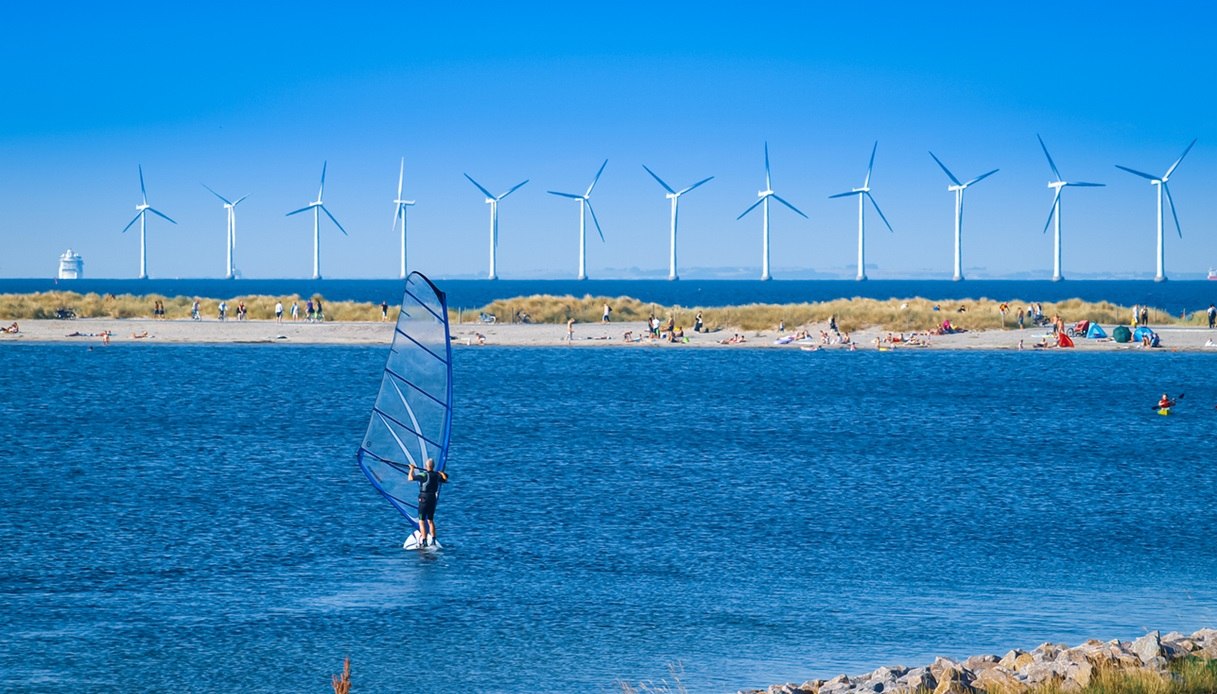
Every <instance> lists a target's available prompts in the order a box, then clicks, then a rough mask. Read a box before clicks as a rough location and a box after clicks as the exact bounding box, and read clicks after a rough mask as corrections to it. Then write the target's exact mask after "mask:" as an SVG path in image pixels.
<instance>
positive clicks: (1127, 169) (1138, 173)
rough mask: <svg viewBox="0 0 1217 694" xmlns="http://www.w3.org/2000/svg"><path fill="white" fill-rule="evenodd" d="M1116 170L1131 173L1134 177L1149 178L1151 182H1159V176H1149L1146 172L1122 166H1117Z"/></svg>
mask: <svg viewBox="0 0 1217 694" xmlns="http://www.w3.org/2000/svg"><path fill="white" fill-rule="evenodd" d="M1116 168H1117V169H1120V170H1121V171H1127V172H1128V173H1130V174H1132V175H1134V176H1140V177H1141V178H1148V179H1149V180H1151V181H1156V180H1158V177H1157V176H1151V175H1150V174H1147V173H1145V172H1144V171H1137V170H1136V169H1130V168H1128V167H1127V166H1120V165H1119V164H1116Z"/></svg>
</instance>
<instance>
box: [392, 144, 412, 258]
mask: <svg viewBox="0 0 1217 694" xmlns="http://www.w3.org/2000/svg"><path fill="white" fill-rule="evenodd" d="M405 176H406V158H405V157H402V158H401V170H400V171H399V172H398V173H397V197H396V198H394V199H393V205H394V209H393V230H396V229H397V220H399V219H400V220H401V279H403V280H404V279H405V278H406V208H407V207H412V206H413V205H414V201H413V200H402V198H401V186H402V182H403V181H404V180H405Z"/></svg>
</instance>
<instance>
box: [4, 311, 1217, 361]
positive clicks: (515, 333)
mask: <svg viewBox="0 0 1217 694" xmlns="http://www.w3.org/2000/svg"><path fill="white" fill-rule="evenodd" d="M18 324H19V327H20V331H21V332H20V333H18V334H15V335H12V334H6V333H5V334H0V346H4V345H10V344H31V345H32V344H52V343H54V344H71V343H75V344H81V345H89V346H101V344H102V333H103V332H106V331H108V332H110V333H111V336H110V344H111V345H112V346H113V345H131V344H143V345H170V344H178V345H180V344H200V345H206V344H295V345H388V344H389V343H390V342H391V341H392V338H393V325H394V324H393V323H392V322H390V321H386V322H379V321H376V322H365V321H353V322H325V323H308V322H306V321H303V320H301V321H290V320H284V321H283V322H281V323H279V322H276V321H274V320H246V321H237V320H227V321H217V320H215V319H207V320H199V321H194V320H190V319H173V320H152V319H144V318H136V319H114V318H82V319H77V320H46V319H42V320H22V321H18ZM573 327H574V340H573V341H570V342H567V340H566V326H565V325H556V324H518V323H517V324H506V323H499V324H483V323H469V322H466V323H460V324H455V323H454V324H453V325H452V328H451V332H452V342H453V347H454V348H458V349H479V348H480V349H488V348H495V347H568V348H572V349H574V348H617V349H668V350H682V349H684V350H687V349H736V350H738V349H747V350H753V349H772V350H791V351H795V352H818V351H826V352H829V351H849V346H848V345H844V344H828V345H823V344H820V333H821V331H824V332H825V333H828V334H831V333H829V332H828V329H827V325H826V324H815V325H809V326H807V328H806V329H807V332H808V333H809V339H808V340H805V341H792V342H791V343H789V344H775V341H776V340H778V339H779V338H780V337H782V336H783V335H786V336H792V335H793V334H794V331H793V330H788V331H786V332H785V333H779V332H778V331H777V330H772V329H771V330H748V331H740V330H734V331H733V330H731V329H725V330H720V331H716V332H712V333H696V332H693V331H691V330H690V329H689V328H685V337H686V338H687V340H688V341H687V342H683V341H682V342H669V341H667V340H666V339H656V340H652V339H649V338H647V337H645V336H646V335H647V328H646V324H645V323H644V322H638V321H629V322H611V323H608V324H602V323H599V322H595V323H576V324H575V325H574V326H573ZM1151 327H1153V329H1154V330H1155V331H1156V332H1157V333H1158V334H1159V335H1160V337H1161V344H1162V346H1161V347H1160V348H1157V349H1148V348H1144V347H1142V346H1141V345H1140V344H1139V343H1125V344H1121V343H1117V342H1113V341H1109V340H1091V339H1086V338H1083V337H1076V338H1074V343H1075V345H1076V347H1075V348H1072V349H1066V348H1060V347H1051V348H1048V349H1037V348H1035V347H1034V345H1035V344H1037V343H1039V342H1040V341H1041V340H1042V339H1044V338H1045V337H1046V336H1050V335H1051V328H1043V327H1038V328H1024V329H1021V330H1020V329H1007V330H1001V329H991V330H974V331H969V332H963V333H957V334H953V335H931V336H929V337H928V338H922V339H923V340H925V341H926V342H927V343H928V344H922V345H914V344H909V343H908V342H906V341H900V342H896V343H886V342H885V339H886V338H887V337H888V335H889V334H891V335H892V336H893V337H895V336H896V335H897V334H898V333H893V332H892V331H888V330H883V329H879V328H865V329H861V330H857V331H855V332H853V333H852V334H851V335H850V338H851V341H852V342H853V343H854V344H855V345H856V347H855V349H856V350H857V351H876V349H878V348H879V347H881V348H882V350H883V351H893V352H899V351H908V350H955V351H976V350H982V351H984V350H988V351H1017V350H1018V348H1019V341H1020V340H1021V341H1022V342H1023V349H1024V350H1025V351H1028V352H1031V351H1037V352H1038V351H1049V352H1124V351H1134V352H1137V351H1139V352H1145V353H1161V352H1207V353H1212V354H1215V355H1217V346H1205V343H1206V342H1207V341H1209V340H1212V341H1213V342H1214V343H1217V330H1209V329H1207V328H1203V327H1194V326H1186V327H1178V326H1160V325H1159V326H1151ZM1109 331H1110V330H1109ZM627 332H628V333H631V337H633V338H634V341H630V342H626V341H625V340H624V339H623V338H624V336H625V334H626V333H627ZM73 333H75V335H74V334H73ZM145 333H146V337H135V336H139V335H144V334H145ZM737 334H738V335H742V336H743V337H744V342H742V343H739V344H721V342H722V341H723V340H727V339H729V338H731V337H732V336H733V335H737ZM479 335H481V336H482V338H483V340H484V344H482V345H479V344H478V343H479V337H478V336H479ZM909 335H910V333H904V337H905V338H906V339H907V337H908V336H909ZM876 339H879V340H880V342H881V344H880V345H876V344H875V340H876Z"/></svg>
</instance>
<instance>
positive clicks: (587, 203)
mask: <svg viewBox="0 0 1217 694" xmlns="http://www.w3.org/2000/svg"><path fill="white" fill-rule="evenodd" d="M584 204H586V205H587V211H588V212H591V213H592V221H593V222H595V224H596V233H597V234H600V241H601V242H604V232H603V231H601V230H600V220H599V219H596V209H595V208H594V207H592V201H591V200H586V199H585V202H584Z"/></svg>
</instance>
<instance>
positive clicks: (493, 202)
mask: <svg viewBox="0 0 1217 694" xmlns="http://www.w3.org/2000/svg"><path fill="white" fill-rule="evenodd" d="M465 178H467V179H469V182H470V183H472V184H473V185H474V186H476V187H477V189H478V190H480V191H482V194H483V195H485V196H486V204H487V205H490V274H489V275H488V276H487V279H492V280H497V279H498V278H499V275H498V273H497V271H496V270H495V252H496V251H497V250H498V248H499V201H500V200H502V199H503V198H505V197H507V196H508V195H511V194H512V193H514V192H516V190H517V189H518V188H519V187H520V186H522V185H524V184H525V183H528V179H527V178H526V179H524V180H523V181H520V182H519V183H517V184H515V185H514V186H512V187H511V188H509V189H507V192H506V193H503V194H502V195H499V196H497V197H496V196H494V195H492V194H491V193H490V191H488V190H486V189H485V188H484V187H483V186H482V184H481V183H478V182H477V181H475V180H473V177H472V176H470V175H469V174H465Z"/></svg>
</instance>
